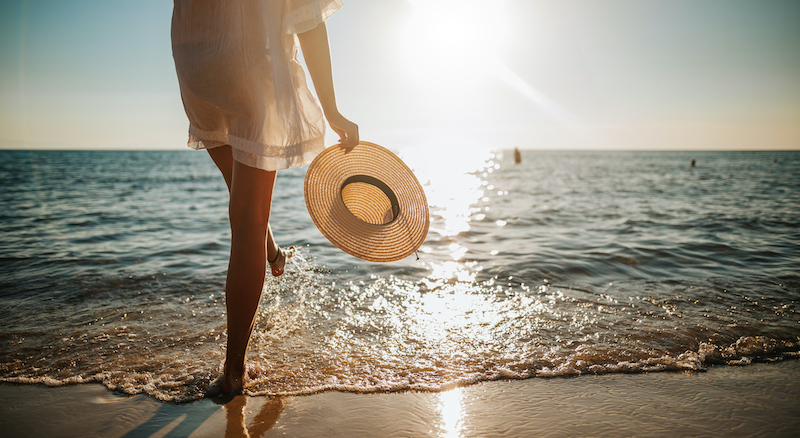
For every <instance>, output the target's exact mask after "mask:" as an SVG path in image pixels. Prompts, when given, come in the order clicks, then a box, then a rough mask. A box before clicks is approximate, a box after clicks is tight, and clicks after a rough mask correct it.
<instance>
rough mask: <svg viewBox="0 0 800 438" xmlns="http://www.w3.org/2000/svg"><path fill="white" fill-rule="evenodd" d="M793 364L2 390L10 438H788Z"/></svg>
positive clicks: (798, 405)
mask: <svg viewBox="0 0 800 438" xmlns="http://www.w3.org/2000/svg"><path fill="white" fill-rule="evenodd" d="M798 382H800V361H798V360H794V359H791V360H785V361H781V362H777V363H770V364H763V363H759V364H753V365H748V366H742V367H734V366H714V367H710V368H709V369H708V371H706V372H692V373H685V372H683V373H682V372H659V373H644V374H606V375H598V376H580V377H571V378H533V379H526V380H501V381H492V382H484V383H479V384H475V385H471V386H466V387H459V388H455V389H452V390H449V391H444V392H438V393H433V392H401V393H378V394H355V393H343V392H325V393H320V394H315V395H307V396H292V397H275V398H266V397H247V396H239V397H236V398H234V399H233V400H231V401H230V402H228V403H227V404H225V405H219V404H216V403H215V402H213V401H212V400H209V399H203V400H200V401H197V402H192V403H187V404H169V403H163V402H159V401H157V400H155V399H153V398H151V397H148V396H146V395H135V396H128V395H123V394H119V393H114V392H111V391H109V390H108V389H106V388H105V387H103V386H102V385H100V384H84V385H75V386H63V387H46V386H42V385H24V384H6V383H4V384H0V406H2V408H1V409H0V430H3V432H4V434H7V436H20V437H22V436H30V437H46V436H61V437H73V436H74V437H79V436H80V437H83V436H102V437H122V436H125V437H139V436H147V437H149V436H156V437H163V436H170V437H172V436H181V437H184V436H186V437H188V436H191V437H197V438H200V437H216V436H226V437H227V436H233V437H236V436H242V437H243V436H251V437H256V436H267V437H269V436H329V437H337V436H341V437H345V436H346V437H353V436H448V437H449V436H553V437H557V436H793V435H794V434H795V433H796V432H797V429H798V428H800V383H798Z"/></svg>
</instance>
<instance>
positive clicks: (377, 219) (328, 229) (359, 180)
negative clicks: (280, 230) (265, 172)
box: [305, 141, 430, 262]
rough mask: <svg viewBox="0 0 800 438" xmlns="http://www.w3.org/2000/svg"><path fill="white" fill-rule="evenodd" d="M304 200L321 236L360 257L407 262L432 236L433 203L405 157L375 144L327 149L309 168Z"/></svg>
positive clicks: (377, 260)
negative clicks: (405, 260) (426, 238)
mask: <svg viewBox="0 0 800 438" xmlns="http://www.w3.org/2000/svg"><path fill="white" fill-rule="evenodd" d="M305 198H306V206H307V207H308V212H309V214H310V215H311V219H312V220H313V221H314V224H315V225H316V226H317V228H319V230H320V231H321V232H322V234H323V235H324V236H325V237H326V238H327V239H328V240H330V241H331V243H333V244H334V245H336V246H338V247H339V248H340V249H342V250H343V251H344V252H346V253H348V254H351V255H354V256H356V257H358V258H360V259H364V260H369V261H372V262H391V261H394V260H399V259H402V258H404V257H407V256H409V255H410V254H412V253H414V252H415V251H416V250H417V249H419V247H420V246H421V245H422V242H423V241H425V236H426V235H427V234H428V227H429V225H430V217H429V215H428V202H427V200H426V199H425V193H424V192H423V191H422V186H421V185H420V183H419V181H417V178H416V177H414V174H413V173H412V172H411V169H409V168H408V166H406V165H405V163H403V161H402V160H400V158H398V157H397V156H396V155H395V154H393V153H391V152H389V151H388V150H387V149H385V148H383V147H381V146H378V145H376V144H373V143H368V142H365V141H362V142H360V143H359V144H358V145H356V146H354V147H353V148H351V149H345V148H343V147H340V146H332V147H329V148H327V149H325V150H324V151H322V153H320V154H319V155H318V156H317V158H315V159H314V161H313V162H312V163H311V164H310V165H309V166H308V171H307V172H306V179H305Z"/></svg>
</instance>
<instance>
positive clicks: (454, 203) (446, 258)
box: [401, 147, 500, 282]
mask: <svg viewBox="0 0 800 438" xmlns="http://www.w3.org/2000/svg"><path fill="white" fill-rule="evenodd" d="M401 158H402V159H403V160H404V161H405V162H406V164H407V165H408V166H409V167H411V168H412V169H413V170H414V173H415V174H416V175H417V178H418V179H419V180H420V183H421V184H422V185H423V187H424V188H425V196H426V197H427V200H428V205H429V207H430V214H431V228H430V234H429V236H428V240H427V244H426V245H424V246H423V247H422V248H421V251H422V252H423V253H428V254H434V255H435V256H436V257H434V259H435V260H438V261H432V262H430V263H429V266H430V268H431V274H430V276H429V278H430V279H432V280H455V281H459V282H469V281H474V280H475V275H476V273H477V272H480V271H481V270H482V269H483V268H482V267H481V266H479V265H478V264H477V263H475V262H470V261H464V259H465V256H466V255H467V252H468V251H469V248H468V247H466V246H464V245H463V244H461V243H456V242H454V241H452V238H454V237H455V236H457V235H459V234H462V233H466V232H469V231H470V222H471V221H472V220H473V219H475V220H482V219H483V218H484V217H485V215H484V214H482V213H481V208H480V207H478V203H479V202H485V200H486V199H487V198H486V195H487V194H488V193H487V192H486V191H485V189H486V185H487V182H486V181H485V180H484V179H483V178H484V177H485V176H486V175H487V172H491V171H493V170H494V169H497V168H499V167H500V166H499V164H497V163H496V162H495V161H496V158H497V155H496V154H495V152H493V151H492V150H491V149H490V148H488V147H487V148H476V147H469V148H456V147H450V148H447V147H440V148H435V149H431V148H410V149H404V150H403V151H402V153H401Z"/></svg>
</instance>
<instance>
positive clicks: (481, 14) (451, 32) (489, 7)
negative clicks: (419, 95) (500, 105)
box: [399, 0, 508, 82]
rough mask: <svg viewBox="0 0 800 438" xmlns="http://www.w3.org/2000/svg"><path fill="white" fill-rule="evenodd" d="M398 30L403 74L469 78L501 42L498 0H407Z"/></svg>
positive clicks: (489, 63) (487, 64)
mask: <svg viewBox="0 0 800 438" xmlns="http://www.w3.org/2000/svg"><path fill="white" fill-rule="evenodd" d="M408 1H409V3H411V5H412V7H413V13H412V15H411V16H410V17H409V20H408V22H407V23H406V26H405V27H404V29H403V31H402V32H401V35H400V40H399V44H400V51H399V52H400V54H401V56H402V58H403V61H404V64H405V65H406V66H407V67H408V68H409V73H411V74H412V75H415V76H420V77H421V78H423V79H424V80H427V81H433V82H437V81H448V82H452V81H455V82H459V81H461V80H465V79H466V80H474V79H476V78H478V77H480V76H485V75H486V74H487V73H489V72H491V69H492V68H493V65H495V64H496V63H497V62H498V61H499V60H500V55H501V54H502V51H503V49H504V46H505V44H506V41H505V40H506V33H507V32H506V29H507V27H508V25H507V20H506V16H505V12H506V7H505V3H506V2H505V1H504V0H494V1H492V2H487V1H475V0H458V1H456V0H408Z"/></svg>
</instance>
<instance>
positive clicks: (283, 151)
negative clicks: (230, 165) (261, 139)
mask: <svg viewBox="0 0 800 438" xmlns="http://www.w3.org/2000/svg"><path fill="white" fill-rule="evenodd" d="M187 145H188V146H189V147H190V148H192V149H195V150H203V149H213V148H216V147H219V146H223V145H230V146H231V152H232V155H233V159H234V160H236V161H238V162H240V163H242V164H244V165H247V166H250V167H255V168H256V169H262V170H269V171H274V170H284V169H289V168H291V167H302V166H305V165H307V164H310V163H311V162H312V161H313V160H314V158H316V156H317V155H319V153H320V152H322V151H323V150H324V149H325V136H324V135H323V136H320V137H316V138H312V139H309V140H304V141H302V142H300V143H296V144H293V145H289V146H271V145H264V144H256V143H254V142H252V141H249V140H245V139H243V138H240V137H237V136H235V135H230V134H226V133H222V132H208V131H203V130H201V129H197V128H195V127H194V126H190V127H189V142H188V144H187Z"/></svg>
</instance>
